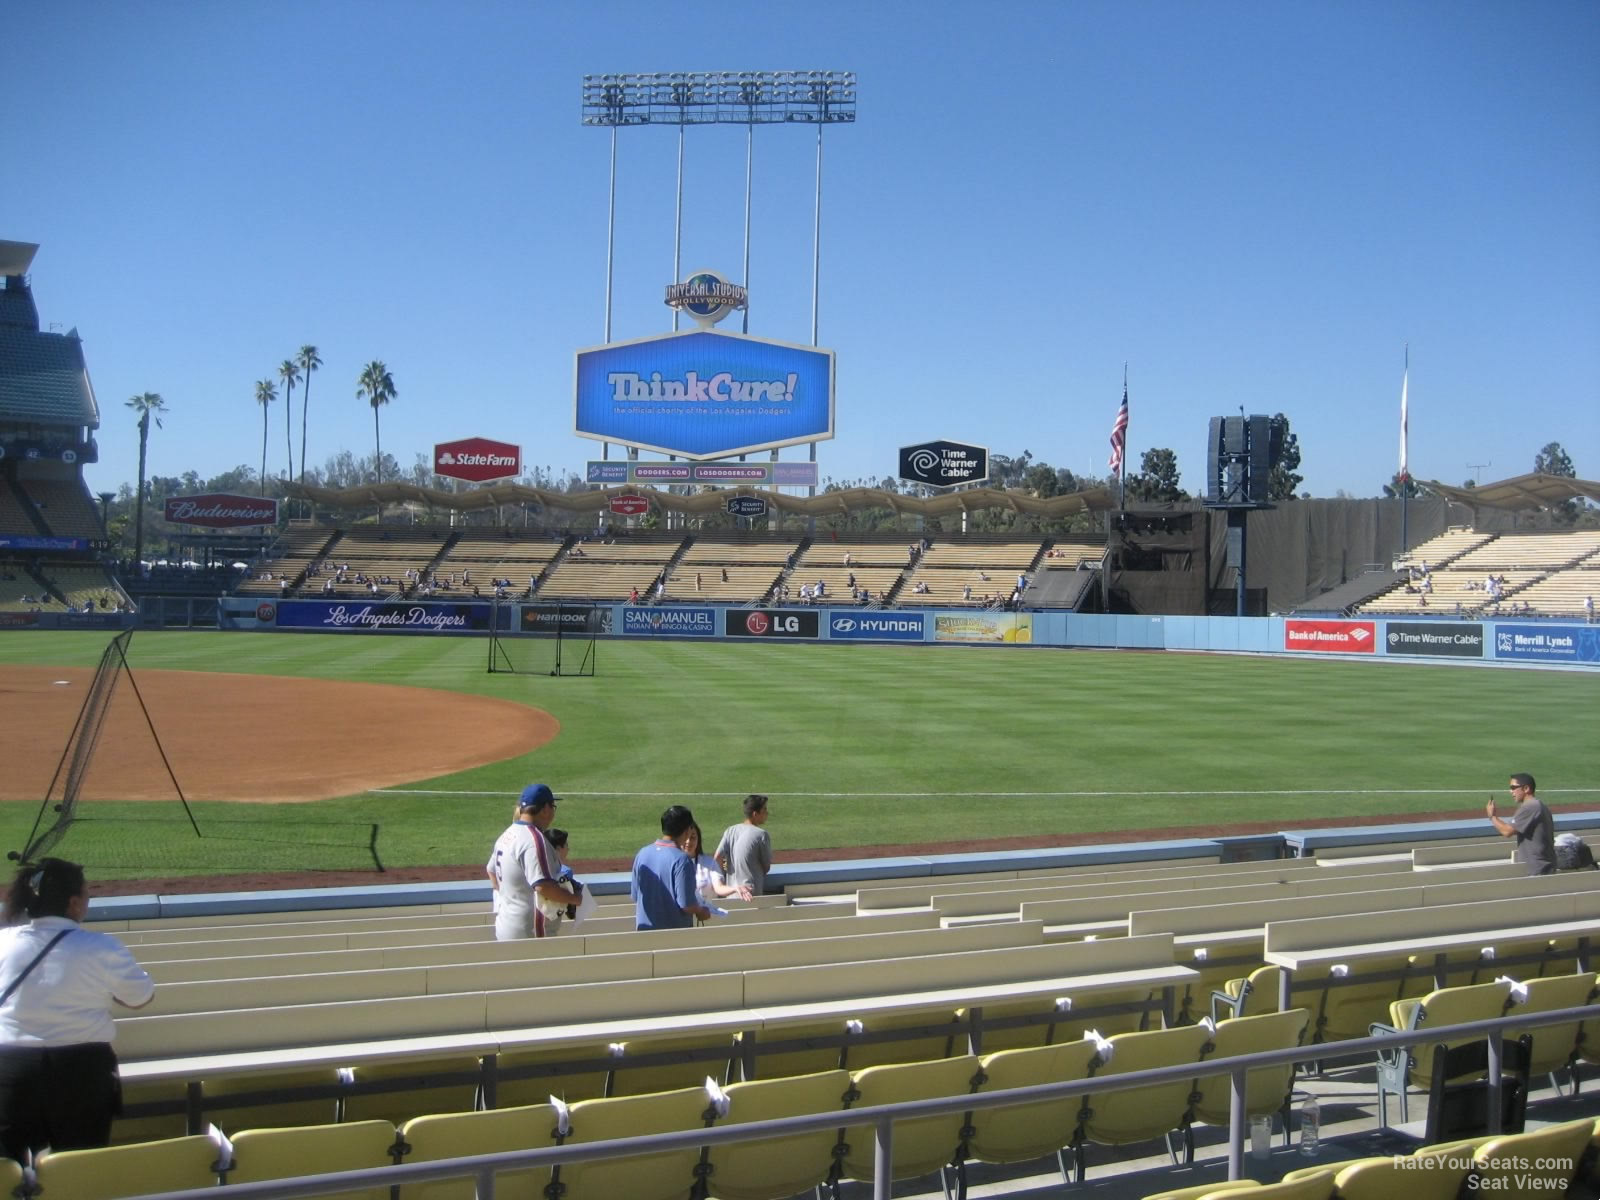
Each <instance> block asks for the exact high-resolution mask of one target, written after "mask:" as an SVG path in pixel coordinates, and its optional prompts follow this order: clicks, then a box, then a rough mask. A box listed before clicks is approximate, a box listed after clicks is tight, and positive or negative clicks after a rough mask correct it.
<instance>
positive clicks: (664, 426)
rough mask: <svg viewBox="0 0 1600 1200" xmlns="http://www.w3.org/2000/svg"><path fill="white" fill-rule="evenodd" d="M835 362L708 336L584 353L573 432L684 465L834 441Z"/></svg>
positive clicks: (818, 354)
mask: <svg viewBox="0 0 1600 1200" xmlns="http://www.w3.org/2000/svg"><path fill="white" fill-rule="evenodd" d="M833 388H834V354H833V351H831V350H819V349H817V348H815V347H813V346H796V345H791V344H790V343H788V342H773V341H768V340H767V339H765V338H754V337H748V336H745V335H743V334H736V333H715V332H712V331H710V330H698V329H697V330H689V331H687V332H682V333H667V334H662V335H660V336H658V337H647V338H637V339H635V340H633V341H628V342H612V343H611V344H610V345H607V346H594V347H591V348H590V349H587V350H579V351H578V355H577V365H576V370H575V390H576V396H577V408H576V419H575V421H574V426H573V431H574V432H575V433H577V434H578V436H579V437H586V438H594V439H595V440H596V441H603V442H617V443H619V444H621V445H624V446H636V447H638V448H639V449H641V450H656V451H659V452H661V453H663V454H676V455H679V456H681V457H683V458H692V459H704V458H720V457H722V456H724V455H729V454H745V453H748V452H752V451H756V450H775V449H777V448H778V447H780V446H793V445H798V444H800V443H802V442H821V441H827V440H828V439H830V438H832V437H833Z"/></svg>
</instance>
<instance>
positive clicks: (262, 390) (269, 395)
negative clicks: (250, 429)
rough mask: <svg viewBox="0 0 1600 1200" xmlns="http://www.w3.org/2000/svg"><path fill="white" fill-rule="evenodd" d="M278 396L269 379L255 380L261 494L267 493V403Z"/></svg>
mask: <svg viewBox="0 0 1600 1200" xmlns="http://www.w3.org/2000/svg"><path fill="white" fill-rule="evenodd" d="M277 398H278V389H277V388H275V387H273V386H272V380H270V379H258V380H257V381H256V403H257V404H259V405H261V494H262V495H263V496H265V495H266V494H267V405H269V404H271V403H272V402H273V401H274V400H276V399H277Z"/></svg>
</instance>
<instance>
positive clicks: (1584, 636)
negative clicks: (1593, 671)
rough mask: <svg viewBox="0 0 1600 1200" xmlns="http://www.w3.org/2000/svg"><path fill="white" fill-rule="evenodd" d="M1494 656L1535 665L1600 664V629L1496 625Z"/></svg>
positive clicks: (1569, 626)
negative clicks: (1538, 663)
mask: <svg viewBox="0 0 1600 1200" xmlns="http://www.w3.org/2000/svg"><path fill="white" fill-rule="evenodd" d="M1494 656H1495V657H1496V658H1509V659H1521V660H1523V661H1532V662H1570V663H1581V662H1591V663H1592V662H1600V625H1496V626H1495V630H1494Z"/></svg>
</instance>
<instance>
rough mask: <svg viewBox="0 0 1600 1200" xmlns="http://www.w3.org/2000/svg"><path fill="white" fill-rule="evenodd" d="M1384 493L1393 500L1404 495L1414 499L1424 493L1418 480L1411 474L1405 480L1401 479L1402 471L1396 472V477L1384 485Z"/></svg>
mask: <svg viewBox="0 0 1600 1200" xmlns="http://www.w3.org/2000/svg"><path fill="white" fill-rule="evenodd" d="M1383 494H1384V495H1385V496H1387V497H1388V498H1389V499H1391V500H1398V499H1400V498H1401V497H1402V496H1409V497H1411V498H1412V499H1415V498H1416V497H1418V496H1420V495H1422V488H1421V487H1420V486H1418V484H1417V481H1416V480H1415V479H1413V478H1411V476H1409V475H1407V476H1406V478H1405V479H1404V480H1401V478H1400V472H1399V471H1396V472H1395V473H1394V478H1393V479H1391V480H1389V482H1388V483H1386V484H1384V485H1383Z"/></svg>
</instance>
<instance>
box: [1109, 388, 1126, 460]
mask: <svg viewBox="0 0 1600 1200" xmlns="http://www.w3.org/2000/svg"><path fill="white" fill-rule="evenodd" d="M1127 445H1128V385H1127V384H1126V383H1124V384H1123V385H1122V406H1121V407H1120V408H1118V409H1117V419H1116V420H1115V421H1113V422H1112V423H1111V473H1112V474H1113V475H1116V474H1118V473H1120V472H1121V470H1122V455H1123V451H1124V450H1125V449H1126V448H1127Z"/></svg>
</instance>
